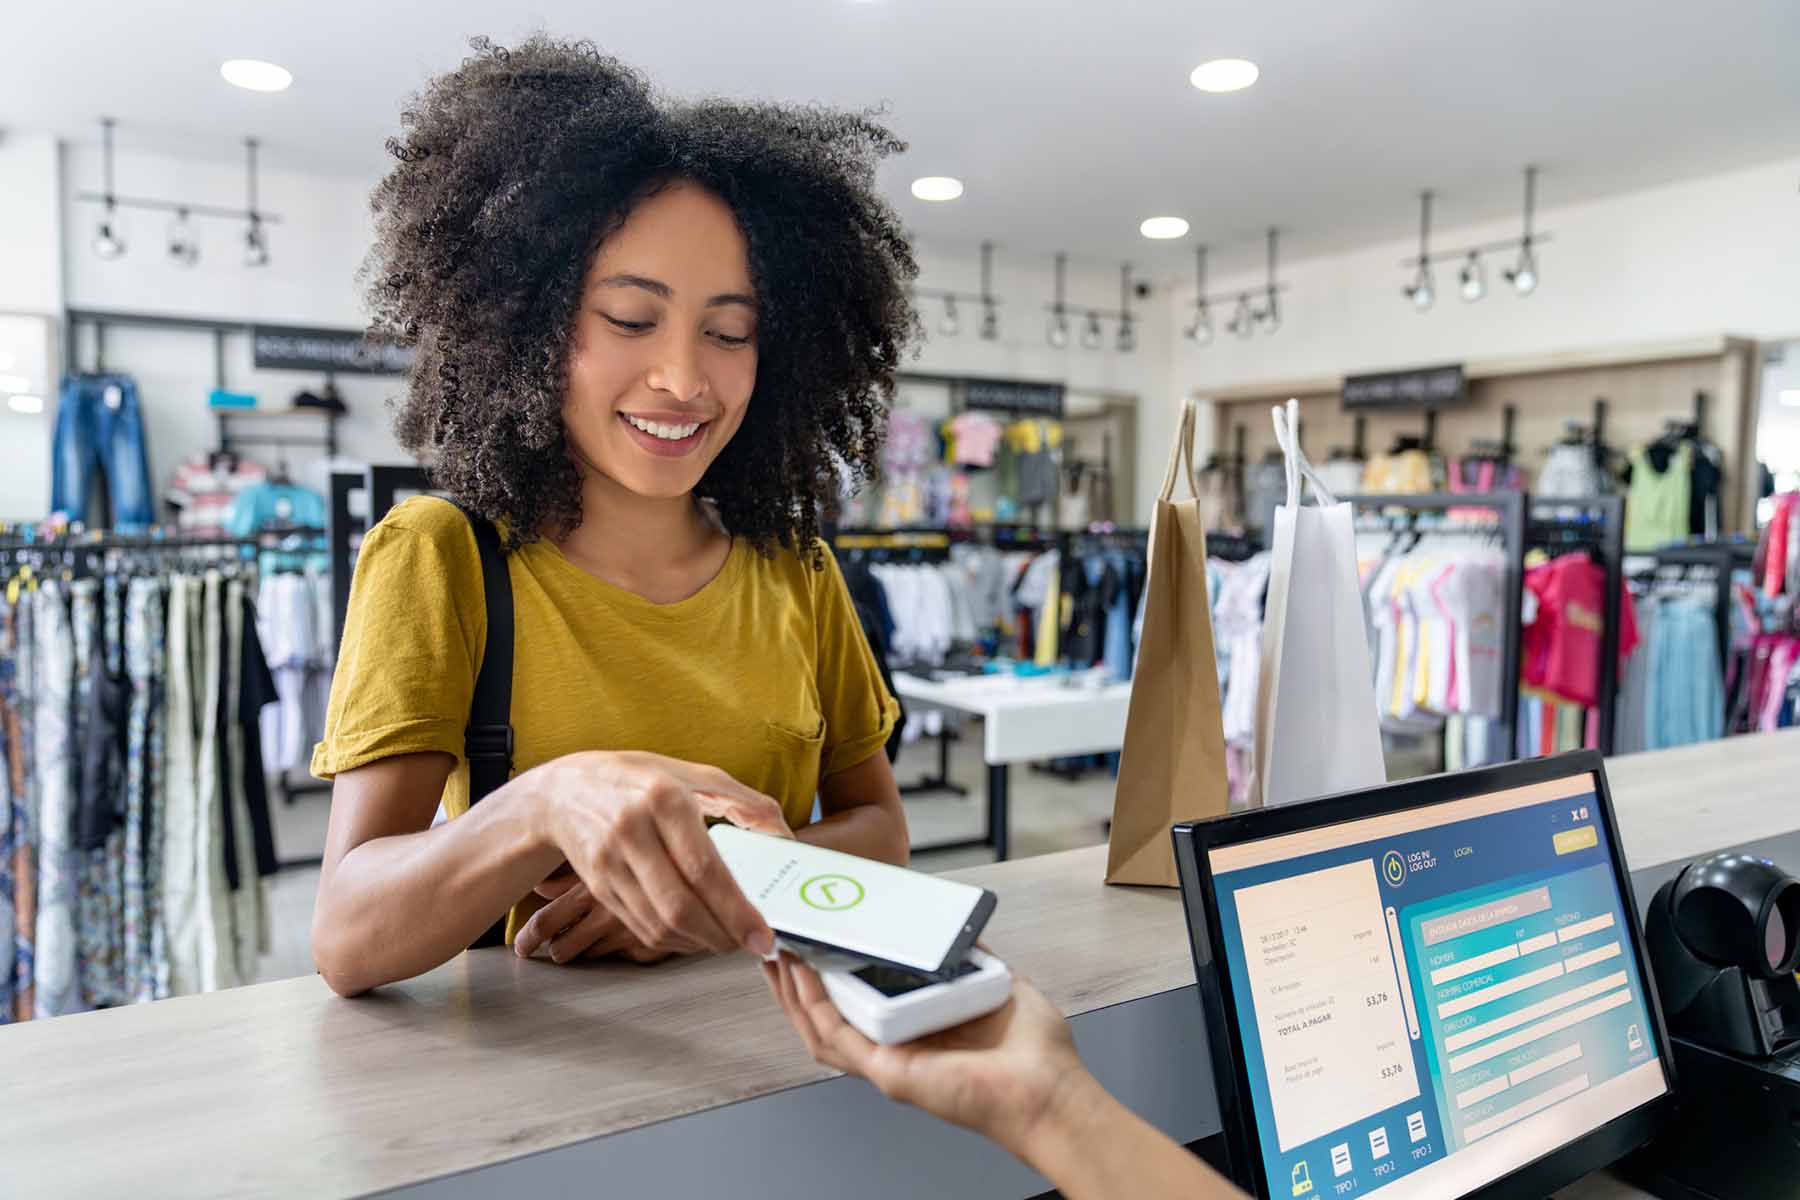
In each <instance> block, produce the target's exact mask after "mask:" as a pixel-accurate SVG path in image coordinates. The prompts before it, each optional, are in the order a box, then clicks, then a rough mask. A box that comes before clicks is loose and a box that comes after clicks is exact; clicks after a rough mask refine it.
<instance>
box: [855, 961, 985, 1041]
mask: <svg viewBox="0 0 1800 1200" xmlns="http://www.w3.org/2000/svg"><path fill="white" fill-rule="evenodd" d="M819 978H820V979H821V980H822V981H823V982H824V984H825V993H826V995H828V996H830V997H831V1002H832V1003H833V1004H835V1005H836V1006H837V1010H838V1011H839V1012H840V1013H843V1014H844V1020H846V1021H848V1022H850V1024H851V1025H852V1026H854V1027H855V1028H856V1029H857V1030H858V1031H860V1032H861V1033H862V1035H863V1036H864V1037H866V1038H868V1039H869V1040H870V1041H872V1042H878V1043H880V1044H881V1045H883V1046H891V1045H894V1044H896V1043H898V1042H910V1041H912V1040H913V1039H914V1038H922V1037H924V1036H925V1035H926V1034H930V1033H937V1032H938V1031H939V1030H942V1029H950V1028H953V1027H954V1026H957V1025H961V1024H963V1023H964V1022H965V1021H973V1020H974V1019H975V1018H976V1017H984V1016H986V1015H987V1014H988V1013H991V1012H993V1011H994V1010H995V1009H997V1008H999V1007H1000V1006H1001V1005H1003V1004H1005V1003H1006V999H1007V997H1008V996H1010V995H1012V972H1011V971H1008V970H1007V969H1006V964H1005V963H1003V962H1001V961H1000V960H999V959H997V958H995V957H994V956H993V955H991V954H988V953H986V952H985V951H983V950H980V949H974V950H971V951H969V957H968V958H966V959H964V960H963V963H962V966H960V967H959V968H957V970H956V972H955V974H953V975H952V976H951V977H950V978H949V979H942V980H940V979H933V978H931V977H929V976H926V975H918V974H915V973H913V972H911V971H899V970H895V969H894V968H893V967H883V966H856V965H855V964H850V965H846V966H839V967H827V968H826V969H824V970H821V971H820V973H819Z"/></svg>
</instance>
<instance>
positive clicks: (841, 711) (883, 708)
mask: <svg viewBox="0 0 1800 1200" xmlns="http://www.w3.org/2000/svg"><path fill="white" fill-rule="evenodd" d="M818 549H819V551H820V553H822V554H824V556H825V569H824V570H823V571H815V572H813V573H812V574H813V594H814V602H813V612H814V614H815V620H816V622H817V626H818V639H819V667H818V684H819V704H820V706H821V708H822V709H823V710H824V714H825V746H824V759H823V765H822V766H821V768H820V778H821V779H824V778H829V777H830V776H832V775H835V774H837V773H838V772H839V771H844V770H848V769H849V768H851V767H854V766H856V765H857V764H859V763H861V762H862V761H863V760H864V759H866V758H868V757H869V756H870V755H872V754H875V753H877V752H878V751H880V750H881V748H882V746H883V745H884V744H885V743H886V742H887V739H888V734H890V733H892V732H893V730H894V725H895V723H896V722H897V721H898V720H899V719H900V702H899V701H898V700H895V699H894V696H893V693H891V692H889V691H888V689H887V685H886V684H884V683H882V681H881V669H880V667H879V666H877V665H876V662H875V654H874V652H873V651H872V650H870V649H869V640H868V638H867V637H865V636H864V635H863V629H862V622H861V621H859V620H858V619H857V616H856V608H855V606H854V605H853V604H852V603H851V601H850V590H849V588H847V587H846V586H845V585H844V576H843V573H842V572H841V571H840V570H839V569H838V564H837V559H835V558H834V557H832V554H831V551H830V549H829V548H827V547H825V546H824V545H823V544H822V543H821V544H819V545H818Z"/></svg>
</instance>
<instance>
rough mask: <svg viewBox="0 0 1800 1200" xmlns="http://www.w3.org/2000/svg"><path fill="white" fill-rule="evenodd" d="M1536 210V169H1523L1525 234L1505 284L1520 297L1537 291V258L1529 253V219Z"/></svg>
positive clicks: (1530, 241) (1530, 239)
mask: <svg viewBox="0 0 1800 1200" xmlns="http://www.w3.org/2000/svg"><path fill="white" fill-rule="evenodd" d="M1536 208H1537V168H1536V167H1526V168H1525V233H1524V236H1522V237H1521V238H1520V239H1519V262H1518V265H1517V266H1515V267H1511V268H1509V269H1508V270H1507V272H1506V282H1508V283H1510V284H1512V285H1513V290H1515V291H1517V292H1518V293H1519V295H1521V296H1529V295H1531V293H1532V292H1534V291H1536V290H1537V285H1538V271H1537V256H1536V255H1534V254H1533V253H1532V251H1531V244H1532V235H1531V219H1532V217H1533V216H1534V215H1535V209H1536Z"/></svg>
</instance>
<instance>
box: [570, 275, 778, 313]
mask: <svg viewBox="0 0 1800 1200" xmlns="http://www.w3.org/2000/svg"><path fill="white" fill-rule="evenodd" d="M594 287H595V288H612V287H626V288H638V289H639V290H641V291H646V292H649V293H650V294H651V295H653V296H657V297H660V298H661V299H664V300H673V299H674V298H675V289H674V288H672V287H670V286H669V285H668V284H666V283H664V282H663V281H662V280H660V279H651V278H650V277H649V276H647V275H628V274H621V275H608V276H606V278H604V279H597V280H595V281H594ZM728 304H739V305H742V306H743V307H745V308H748V309H752V310H754V309H756V308H758V307H759V306H758V304H757V303H756V297H755V296H752V295H749V294H748V293H745V292H721V293H720V294H719V295H717V296H714V297H712V298H711V299H710V300H708V301H707V302H706V307H707V308H719V307H721V306H723V305H728Z"/></svg>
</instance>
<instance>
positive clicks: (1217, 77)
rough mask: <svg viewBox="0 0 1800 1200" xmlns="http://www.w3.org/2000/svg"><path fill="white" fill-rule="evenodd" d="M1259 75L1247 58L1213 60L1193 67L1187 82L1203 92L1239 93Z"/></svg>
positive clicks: (1253, 64)
mask: <svg viewBox="0 0 1800 1200" xmlns="http://www.w3.org/2000/svg"><path fill="white" fill-rule="evenodd" d="M1261 73H1262V72H1260V71H1258V70H1257V69H1256V64H1255V63H1253V62H1251V61H1250V60H1249V59H1247V58H1215V59H1213V60H1212V61H1211V62H1203V63H1201V64H1200V65H1199V66H1197V67H1195V68H1194V73H1193V74H1192V75H1189V76H1188V82H1190V83H1192V84H1193V85H1194V86H1195V87H1197V88H1199V89H1200V90H1201V91H1203V92H1241V91H1243V90H1244V89H1245V88H1247V87H1249V86H1250V85H1251V84H1253V83H1255V82H1256V77H1257V76H1258V75H1260V74H1261Z"/></svg>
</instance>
